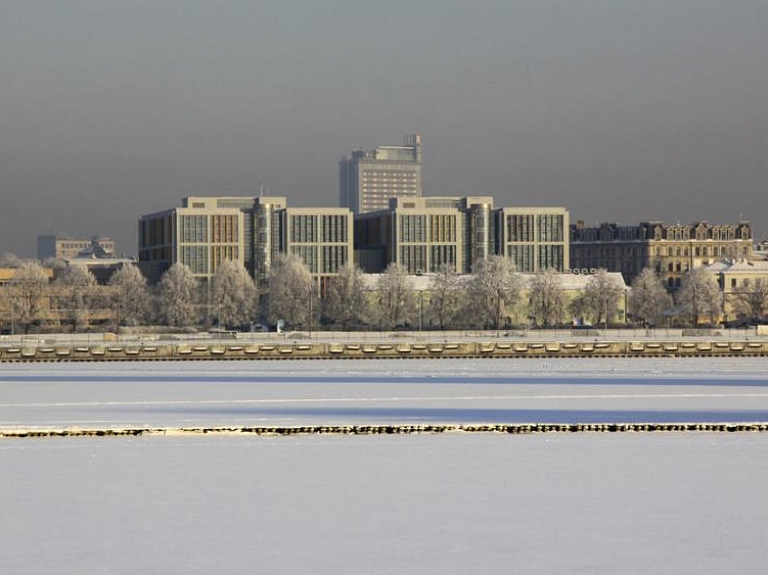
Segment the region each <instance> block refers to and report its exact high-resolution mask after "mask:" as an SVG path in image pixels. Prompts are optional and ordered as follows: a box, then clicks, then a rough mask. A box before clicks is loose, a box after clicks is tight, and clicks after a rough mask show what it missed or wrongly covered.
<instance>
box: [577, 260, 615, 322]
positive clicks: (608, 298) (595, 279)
mask: <svg viewBox="0 0 768 575" xmlns="http://www.w3.org/2000/svg"><path fill="white" fill-rule="evenodd" d="M621 293H622V289H621V286H620V285H619V284H618V283H617V282H616V281H615V280H613V279H612V278H611V276H609V275H608V272H606V271H605V270H604V269H599V270H597V273H595V274H594V275H593V276H592V277H590V278H589V281H587V285H586V286H585V287H584V301H583V304H584V306H585V308H586V310H587V313H588V314H589V315H590V316H591V317H592V319H593V321H594V323H595V325H599V324H600V322H602V323H603V326H604V327H608V323H609V322H610V321H611V320H612V319H613V318H614V316H615V315H616V312H617V307H618V302H619V298H620V297H621Z"/></svg>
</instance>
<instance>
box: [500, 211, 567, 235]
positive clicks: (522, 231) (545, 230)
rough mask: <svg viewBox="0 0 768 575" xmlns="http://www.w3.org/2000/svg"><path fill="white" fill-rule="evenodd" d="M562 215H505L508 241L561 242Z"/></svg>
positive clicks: (563, 230)
mask: <svg viewBox="0 0 768 575" xmlns="http://www.w3.org/2000/svg"><path fill="white" fill-rule="evenodd" d="M564 223H565V222H564V217H563V216H562V215H560V214H513V215H508V216H507V221H506V228H507V241H508V242H534V241H536V242H562V241H563V238H564V236H565V229H564V227H563V226H564Z"/></svg>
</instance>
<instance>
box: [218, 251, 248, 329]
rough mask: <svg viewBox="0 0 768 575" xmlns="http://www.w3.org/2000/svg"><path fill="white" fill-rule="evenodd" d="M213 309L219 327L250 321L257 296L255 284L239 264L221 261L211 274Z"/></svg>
mask: <svg viewBox="0 0 768 575" xmlns="http://www.w3.org/2000/svg"><path fill="white" fill-rule="evenodd" d="M211 296H212V298H213V309H214V313H215V314H216V319H217V321H218V324H219V326H220V327H231V326H234V325H238V324H242V323H246V322H250V321H251V320H252V319H253V313H254V310H255V308H256V299H257V297H258V294H257V291H256V284H254V282H253V279H252V278H251V276H250V275H249V274H248V271H247V270H246V269H245V267H243V266H242V265H241V264H239V263H237V262H233V261H228V260H227V261H223V262H221V264H219V267H218V268H217V269H216V273H215V274H214V276H213V289H212V292H211Z"/></svg>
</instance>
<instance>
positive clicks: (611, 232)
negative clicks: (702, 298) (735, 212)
mask: <svg viewBox="0 0 768 575" xmlns="http://www.w3.org/2000/svg"><path fill="white" fill-rule="evenodd" d="M740 259H743V260H751V259H752V230H751V228H750V226H749V223H748V222H739V223H736V224H710V223H707V222H694V223H692V224H665V223H662V222H643V223H640V224H638V225H635V226H625V225H619V224H615V223H604V224H601V225H599V226H596V227H587V226H585V225H584V223H583V222H577V223H576V224H575V225H573V226H571V267H573V268H576V269H579V268H581V269H584V268H587V269H592V268H604V269H606V270H608V271H612V272H621V273H622V274H623V275H624V278H625V280H626V281H627V282H628V283H631V282H632V280H633V279H634V277H635V276H637V275H638V274H639V273H640V272H641V271H642V270H643V269H644V268H650V269H653V270H655V271H656V272H657V273H658V274H659V276H660V277H661V278H662V279H663V281H664V283H665V285H666V286H667V287H668V288H669V289H676V288H678V287H680V283H681V280H682V277H683V275H684V274H685V273H686V272H687V271H689V270H691V269H693V268H697V267H700V266H705V265H709V264H713V263H715V262H718V261H723V260H732V261H735V260H740Z"/></svg>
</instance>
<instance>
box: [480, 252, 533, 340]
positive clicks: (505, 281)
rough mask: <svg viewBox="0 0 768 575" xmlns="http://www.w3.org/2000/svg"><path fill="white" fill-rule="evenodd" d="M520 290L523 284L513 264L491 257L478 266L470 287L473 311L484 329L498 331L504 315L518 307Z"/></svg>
mask: <svg viewBox="0 0 768 575" xmlns="http://www.w3.org/2000/svg"><path fill="white" fill-rule="evenodd" d="M521 287H522V281H521V280H520V276H519V275H518V274H517V273H516V271H515V265H514V264H513V263H512V261H511V260H509V259H507V258H505V257H503V256H489V257H487V258H485V259H483V260H480V261H479V262H478V263H477V265H476V266H475V269H474V273H473V276H472V279H471V281H470V284H469V297H470V300H471V302H472V305H471V308H472V309H473V310H474V311H475V313H476V314H477V317H478V318H479V319H480V321H481V322H482V324H483V325H484V326H491V327H492V328H493V329H499V328H500V327H501V322H502V319H503V318H504V316H505V314H507V313H510V312H512V311H513V310H514V307H515V306H516V305H517V303H518V301H519V299H520V293H521Z"/></svg>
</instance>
